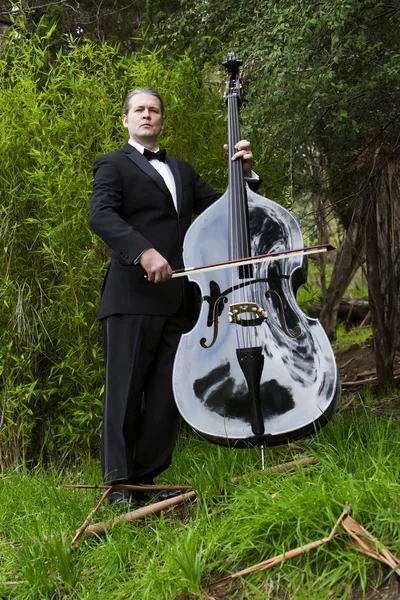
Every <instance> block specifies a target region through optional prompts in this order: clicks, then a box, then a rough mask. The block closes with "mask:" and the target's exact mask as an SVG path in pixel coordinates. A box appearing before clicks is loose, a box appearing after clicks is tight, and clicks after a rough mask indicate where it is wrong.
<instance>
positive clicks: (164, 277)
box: [139, 248, 172, 283]
mask: <svg viewBox="0 0 400 600" xmlns="http://www.w3.org/2000/svg"><path fill="white" fill-rule="evenodd" d="M139 262H140V264H141V265H142V267H143V269H144V270H145V271H146V273H147V278H148V280H149V281H152V282H153V283H163V282H164V281H168V280H169V279H171V276H172V269H171V267H170V266H169V264H168V261H166V260H165V258H164V257H163V256H161V254H160V253H159V252H157V250H155V249H154V248H148V249H147V250H145V251H144V252H143V254H142V255H141V257H140V259H139Z"/></svg>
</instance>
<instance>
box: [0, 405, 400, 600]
mask: <svg viewBox="0 0 400 600" xmlns="http://www.w3.org/2000/svg"><path fill="white" fill-rule="evenodd" d="M399 443H400V430H399V427H398V423H395V422H393V421H392V420H391V419H382V418H376V417H375V416H374V414H373V411H372V409H371V408H365V409H364V410H363V411H361V412H357V413H354V414H348V413H346V414H339V415H338V416H337V417H336V418H335V419H334V420H333V421H332V422H331V423H330V424H329V425H328V426H327V428H325V429H324V430H323V431H321V433H320V434H319V435H318V436H317V437H315V438H314V439H312V440H308V441H305V442H302V443H298V444H296V445H289V446H287V447H281V448H276V449H268V450H267V451H266V465H267V466H270V465H272V464H276V463H280V462H283V461H285V460H290V459H293V458H294V457H297V456H299V455H302V454H303V453H312V454H313V455H314V456H315V457H316V458H318V460H319V461H320V464H319V465H314V466H311V467H307V468H298V469H296V470H295V471H294V472H292V473H273V474H265V473H262V472H260V470H259V467H260V462H259V459H260V457H259V454H258V451H257V450H255V449H252V450H234V449H229V448H220V447H217V446H212V445H209V444H207V443H206V442H203V441H201V440H199V439H198V438H197V437H195V436H194V434H192V433H191V432H189V431H188V430H187V429H186V428H184V429H183V430H182V432H181V434H180V439H179V444H178V448H177V450H176V453H175V460H174V464H173V467H171V468H170V469H169V471H167V472H166V473H165V474H164V476H163V477H162V481H163V482H166V483H174V484H176V483H179V482H180V483H190V484H192V485H193V486H194V487H195V489H196V491H197V493H198V498H199V500H198V502H197V504H195V505H191V506H190V507H188V509H187V511H186V514H185V515H183V516H182V517H181V518H179V519H178V518H176V519H171V518H167V516H164V517H161V518H149V519H147V520H146V521H145V522H141V523H136V524H120V525H118V526H115V527H114V528H113V529H112V530H111V532H109V533H108V534H107V535H106V536H105V537H104V538H102V539H99V540H98V541H96V540H90V541H84V542H83V543H82V545H81V547H80V549H79V551H78V552H77V553H74V554H72V553H71V552H70V550H69V547H68V543H67V541H66V540H68V539H69V540H71V539H72V533H73V531H74V530H75V529H76V528H77V526H78V525H79V524H80V523H81V522H82V521H83V520H84V518H85V516H86V514H87V513H88V512H89V509H90V506H92V505H94V503H95V499H96V492H95V491H81V490H80V491H78V490H76V491H71V490H68V491H67V490H65V489H63V488H62V483H66V482H70V481H71V480H72V479H73V480H74V481H75V482H76V483H78V482H82V481H85V483H90V482H94V481H100V478H101V477H100V472H99V469H98V466H97V465H96V464H94V463H91V464H90V465H89V466H88V472H87V473H85V472H84V471H80V470H78V469H76V470H75V471H74V470H73V471H68V470H67V469H64V470H59V471H58V472H57V473H53V474H51V475H50V474H49V473H48V472H42V473H41V472H39V471H36V473H34V474H32V473H27V472H24V471H21V472H18V471H13V472H9V473H8V475H7V476H4V477H3V481H2V485H1V488H0V505H1V506H2V513H1V516H0V561H1V562H2V565H3V569H2V574H1V576H0V578H1V579H0V581H6V580H8V581H11V580H14V581H21V582H22V583H20V584H19V585H18V586H17V585H16V586H13V588H12V590H10V588H8V587H7V586H5V585H3V587H2V586H1V584H0V594H2V597H4V598H24V599H25V598H26V599H27V598H32V599H34V598H35V599H36V598H63V597H65V596H67V597H71V598H80V599H81V598H82V599H94V598H103V597H104V598H106V597H107V598H111V599H115V600H117V599H118V600H120V599H128V598H129V599H131V598H132V599H133V598H135V599H140V600H153V599H154V598H157V599H159V600H178V599H180V600H183V599H188V598H196V597H197V598H201V597H204V594H203V591H204V590H207V588H208V585H209V584H210V583H212V582H213V581H216V580H217V579H219V578H221V577H222V576H224V575H226V574H227V573H232V572H235V571H237V570H239V569H242V568H244V567H246V566H250V565H252V564H254V563H257V562H260V561H261V560H265V559H267V558H269V557H272V556H275V555H276V554H280V553H282V552H285V551H287V550H290V549H292V548H295V547H298V546H300V545H303V544H307V543H309V542H311V541H315V540H318V539H321V538H322V537H325V536H326V535H327V534H328V533H329V531H330V530H331V528H332V526H333V524H334V523H335V521H336V519H337V518H338V516H339V514H340V513H341V511H342V509H343V506H344V504H345V502H350V503H351V504H352V515H353V517H354V518H355V519H356V520H357V521H358V522H359V523H360V524H361V525H363V526H364V527H365V528H367V529H368V530H369V531H370V532H371V533H372V534H373V535H374V536H376V537H377V538H378V539H379V540H380V541H381V542H382V543H384V544H385V545H386V547H388V548H389V549H390V550H391V551H392V552H393V553H394V554H395V555H396V554H397V555H399V554H400V516H399V515H400V494H399V480H398V473H399V468H400V458H399V457H400V453H399ZM232 475H244V477H243V478H241V479H240V481H239V483H238V484H236V485H234V484H233V483H232V481H231V478H232ZM110 516H112V512H111V509H110V508H109V507H105V508H102V509H101V512H100V514H99V515H98V520H101V519H104V518H109V517H110ZM68 533H69V537H68V535H67V536H65V534H68ZM7 542H13V543H17V542H18V543H19V544H20V545H19V546H12V545H10V544H7ZM388 575H389V569H387V568H385V567H383V566H382V565H380V564H377V563H375V562H374V561H373V560H372V559H369V558H367V557H365V556H363V555H361V554H359V553H358V552H357V551H356V550H355V549H354V548H353V547H352V545H351V543H350V538H349V536H348V535H347V534H346V533H345V532H344V530H339V533H338V535H337V536H336V537H335V538H334V539H333V540H332V541H331V542H330V543H329V544H327V545H325V546H322V547H320V548H319V549H317V550H312V551H310V552H309V553H308V554H305V555H302V556H299V557H298V558H296V559H294V560H291V561H286V562H283V563H282V564H281V565H279V566H278V567H275V568H274V569H271V570H269V571H265V572H263V573H258V574H253V575H251V576H248V577H247V578H244V579H243V580H242V581H239V582H237V583H236V584H234V585H232V586H230V588H228V589H230V592H229V593H228V595H227V596H226V597H232V598H235V597H237V598H249V599H250V598H287V599H290V600H300V599H305V598H311V599H316V600H320V599H322V600H324V599H326V600H328V599H329V600H330V599H332V598H335V599H336V598H337V599H339V598H341V599H342V598H361V597H363V596H364V595H366V593H367V590H370V589H372V586H377V585H379V584H381V583H382V582H383V581H384V580H385V578H387V577H388ZM236 588H238V589H237V591H236V592H235V589H236ZM224 591H225V592H226V591H227V589H226V588H224ZM211 593H212V595H214V597H215V598H218V597H219V596H218V589H215V590H213V591H212V592H211Z"/></svg>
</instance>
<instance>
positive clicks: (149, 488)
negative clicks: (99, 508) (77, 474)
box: [63, 483, 192, 492]
mask: <svg viewBox="0 0 400 600" xmlns="http://www.w3.org/2000/svg"><path fill="white" fill-rule="evenodd" d="M63 487H64V488H70V489H79V490H110V489H111V488H112V489H113V491H115V490H136V491H141V492H162V491H165V490H191V489H192V486H191V485H130V484H127V483H116V484H115V485H112V486H110V485H72V484H68V485H64V486H63Z"/></svg>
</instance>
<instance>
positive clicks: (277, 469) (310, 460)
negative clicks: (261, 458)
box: [231, 456, 319, 483]
mask: <svg viewBox="0 0 400 600" xmlns="http://www.w3.org/2000/svg"><path fill="white" fill-rule="evenodd" d="M307 465H319V461H318V460H317V459H316V458H314V457H313V456H307V457H306V458H301V459H300V460H292V461H290V462H287V463H282V464H281V465H275V466H274V467H268V469H262V470H261V471H260V473H263V474H268V473H284V472H285V471H291V470H292V469H295V468H296V467H306V466H307ZM243 477H246V475H242V477H233V478H232V479H231V481H232V483H239V481H240V480H241V479H243Z"/></svg>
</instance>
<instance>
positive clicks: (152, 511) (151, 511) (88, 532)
mask: <svg viewBox="0 0 400 600" xmlns="http://www.w3.org/2000/svg"><path fill="white" fill-rule="evenodd" d="M194 498H196V492H188V493H187V494H181V495H180V496H176V497H175V498H169V499H168V500H163V501H162V502H155V503H154V504H149V506H143V507H142V508H138V509H137V510H133V511H131V512H128V513H125V514H122V515H119V516H118V517H115V518H114V519H110V520H108V521H103V522H101V523H94V524H93V525H89V526H88V527H86V529H85V531H84V532H83V535H82V537H85V538H91V537H94V536H96V535H104V534H105V532H106V531H109V530H110V529H111V527H112V526H113V525H117V524H118V523H122V522H130V521H137V520H139V519H144V518H145V517H148V516H150V515H156V514H158V513H160V512H162V511H165V510H167V509H168V508H170V507H171V506H175V505H178V504H182V503H183V502H185V500H192V499H194ZM77 546H78V545H77V543H76V542H75V543H74V544H73V548H76V547H77Z"/></svg>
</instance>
